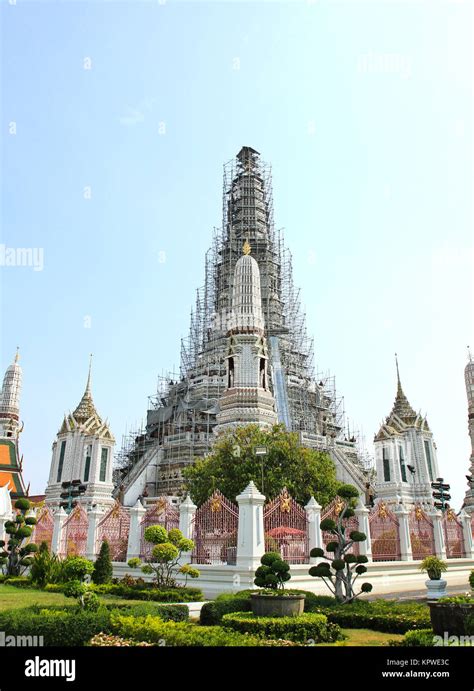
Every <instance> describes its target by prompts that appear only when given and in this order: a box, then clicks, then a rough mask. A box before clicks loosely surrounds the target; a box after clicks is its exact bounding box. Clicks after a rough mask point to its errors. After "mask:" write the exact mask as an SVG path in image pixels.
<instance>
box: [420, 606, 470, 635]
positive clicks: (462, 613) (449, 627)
mask: <svg viewBox="0 0 474 691" xmlns="http://www.w3.org/2000/svg"><path fill="white" fill-rule="evenodd" d="M428 605H429V607H430V617H431V626H432V627H433V631H434V633H435V634H436V635H437V636H444V634H445V633H447V634H448V635H449V636H465V635H469V634H470V632H469V631H467V630H466V620H467V618H468V616H469V615H472V614H474V603H472V604H470V603H454V602H428Z"/></svg>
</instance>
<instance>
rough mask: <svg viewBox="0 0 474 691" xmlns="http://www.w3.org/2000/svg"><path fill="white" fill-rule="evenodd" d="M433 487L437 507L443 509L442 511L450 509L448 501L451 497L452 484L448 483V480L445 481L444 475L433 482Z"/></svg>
mask: <svg viewBox="0 0 474 691" xmlns="http://www.w3.org/2000/svg"><path fill="white" fill-rule="evenodd" d="M431 487H432V488H433V490H434V491H433V499H436V501H435V502H434V505H435V507H436V508H437V509H441V511H446V510H447V509H449V504H448V501H449V499H451V495H450V494H449V490H450V489H451V485H448V483H447V482H444V480H443V478H442V477H437V478H436V482H432V483H431Z"/></svg>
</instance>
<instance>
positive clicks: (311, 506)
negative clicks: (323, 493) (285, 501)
mask: <svg viewBox="0 0 474 691" xmlns="http://www.w3.org/2000/svg"><path fill="white" fill-rule="evenodd" d="M304 509H305V511H306V517H307V519H308V543H309V551H310V553H311V550H312V549H314V548H315V547H320V548H321V549H322V547H323V537H322V535H321V528H320V524H321V506H320V505H319V504H318V502H317V501H316V499H315V498H314V497H311V499H310V500H309V502H308V503H307V504H306V506H305V507H304ZM309 561H310V563H311V564H314V563H316V562H317V561H318V560H317V558H315V557H310V560H309Z"/></svg>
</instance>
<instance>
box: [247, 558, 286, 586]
mask: <svg viewBox="0 0 474 691" xmlns="http://www.w3.org/2000/svg"><path fill="white" fill-rule="evenodd" d="M260 562H261V565H260V566H259V567H258V568H257V570H256V571H255V579H254V583H255V585H256V586H258V587H259V588H271V589H272V590H278V589H283V588H284V587H285V583H286V581H289V580H290V578H291V575H290V565H289V564H288V562H286V561H283V559H282V558H281V554H279V553H278V552H266V554H264V555H263V557H262V558H261V559H260Z"/></svg>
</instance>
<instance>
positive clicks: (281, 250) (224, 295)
mask: <svg viewBox="0 0 474 691" xmlns="http://www.w3.org/2000/svg"><path fill="white" fill-rule="evenodd" d="M245 241H247V242H249V243H250V246H251V252H252V256H253V257H254V258H255V260H256V261H257V262H258V265H259V269H260V280H261V295H262V308H263V314H264V318H265V336H266V337H267V344H268V354H269V363H270V365H273V366H270V367H269V386H270V389H271V390H272V391H273V392H274V393H275V397H276V398H277V408H278V411H277V412H278V415H279V421H280V422H282V423H283V424H285V426H286V427H287V428H289V429H290V430H292V431H303V432H305V433H306V434H310V435H311V434H312V435H321V436H327V437H328V438H331V439H333V440H334V439H338V438H343V436H344V430H345V424H344V400H343V398H342V397H340V396H338V395H337V392H336V389H335V380H334V377H331V376H330V375H329V374H325V375H322V374H321V375H319V374H318V375H315V369H314V348H313V341H312V339H311V338H310V337H309V336H308V333H307V329H306V318H305V313H304V310H303V308H302V306H301V296H300V290H299V288H297V287H296V286H295V284H294V281H293V261H292V255H291V252H290V251H289V249H288V248H287V247H286V245H285V240H284V233H283V230H281V229H279V230H275V227H274V219H273V198H272V175H271V166H270V165H269V164H268V163H265V162H264V161H262V160H261V158H260V155H259V153H258V152H257V151H255V150H254V149H252V148H251V147H243V148H242V149H241V151H240V152H239V153H238V154H237V157H236V158H235V159H234V160H231V161H229V162H228V163H226V164H225V165H224V170H223V196H222V227H221V228H214V230H213V234H212V242H211V246H210V248H209V249H208V251H207V252H206V255H205V262H204V285H203V286H201V287H200V288H199V289H198V290H197V291H196V298H195V303H194V306H193V308H192V310H191V314H190V325H189V330H188V332H187V334H186V336H185V337H184V338H183V339H182V340H181V359H180V367H179V374H176V373H173V375H170V374H166V375H162V376H161V377H159V381H158V386H157V393H156V394H155V395H154V396H152V397H150V399H149V410H148V417H147V425H146V431H145V437H146V441H151V440H154V443H155V444H157V445H158V446H159V447H160V449H161V451H162V453H161V458H160V470H159V476H160V479H159V480H158V481H157V493H158V494H166V493H168V494H171V493H173V494H176V493H179V489H180V486H181V485H182V481H181V471H182V470H183V468H184V467H185V466H186V465H188V464H189V463H193V462H194V461H195V458H196V457H197V456H202V455H205V454H206V453H208V452H209V450H210V448H211V446H212V442H213V439H214V435H213V430H214V427H215V425H216V415H217V413H218V411H219V398H220V397H221V395H222V394H223V392H224V390H225V388H226V357H227V348H228V340H227V332H228V327H229V318H230V316H231V309H232V291H233V281H234V269H235V264H236V262H237V260H238V259H239V257H241V256H242V247H243V244H244V242H245ZM273 377H275V382H273ZM134 453H135V452H133V453H132V452H131V451H130V449H129V448H128V447H127V448H126V450H125V451H124V452H123V454H122V455H123V456H124V457H126V458H127V459H130V458H131V457H134V456H133V454H134ZM137 453H138V451H137Z"/></svg>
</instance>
